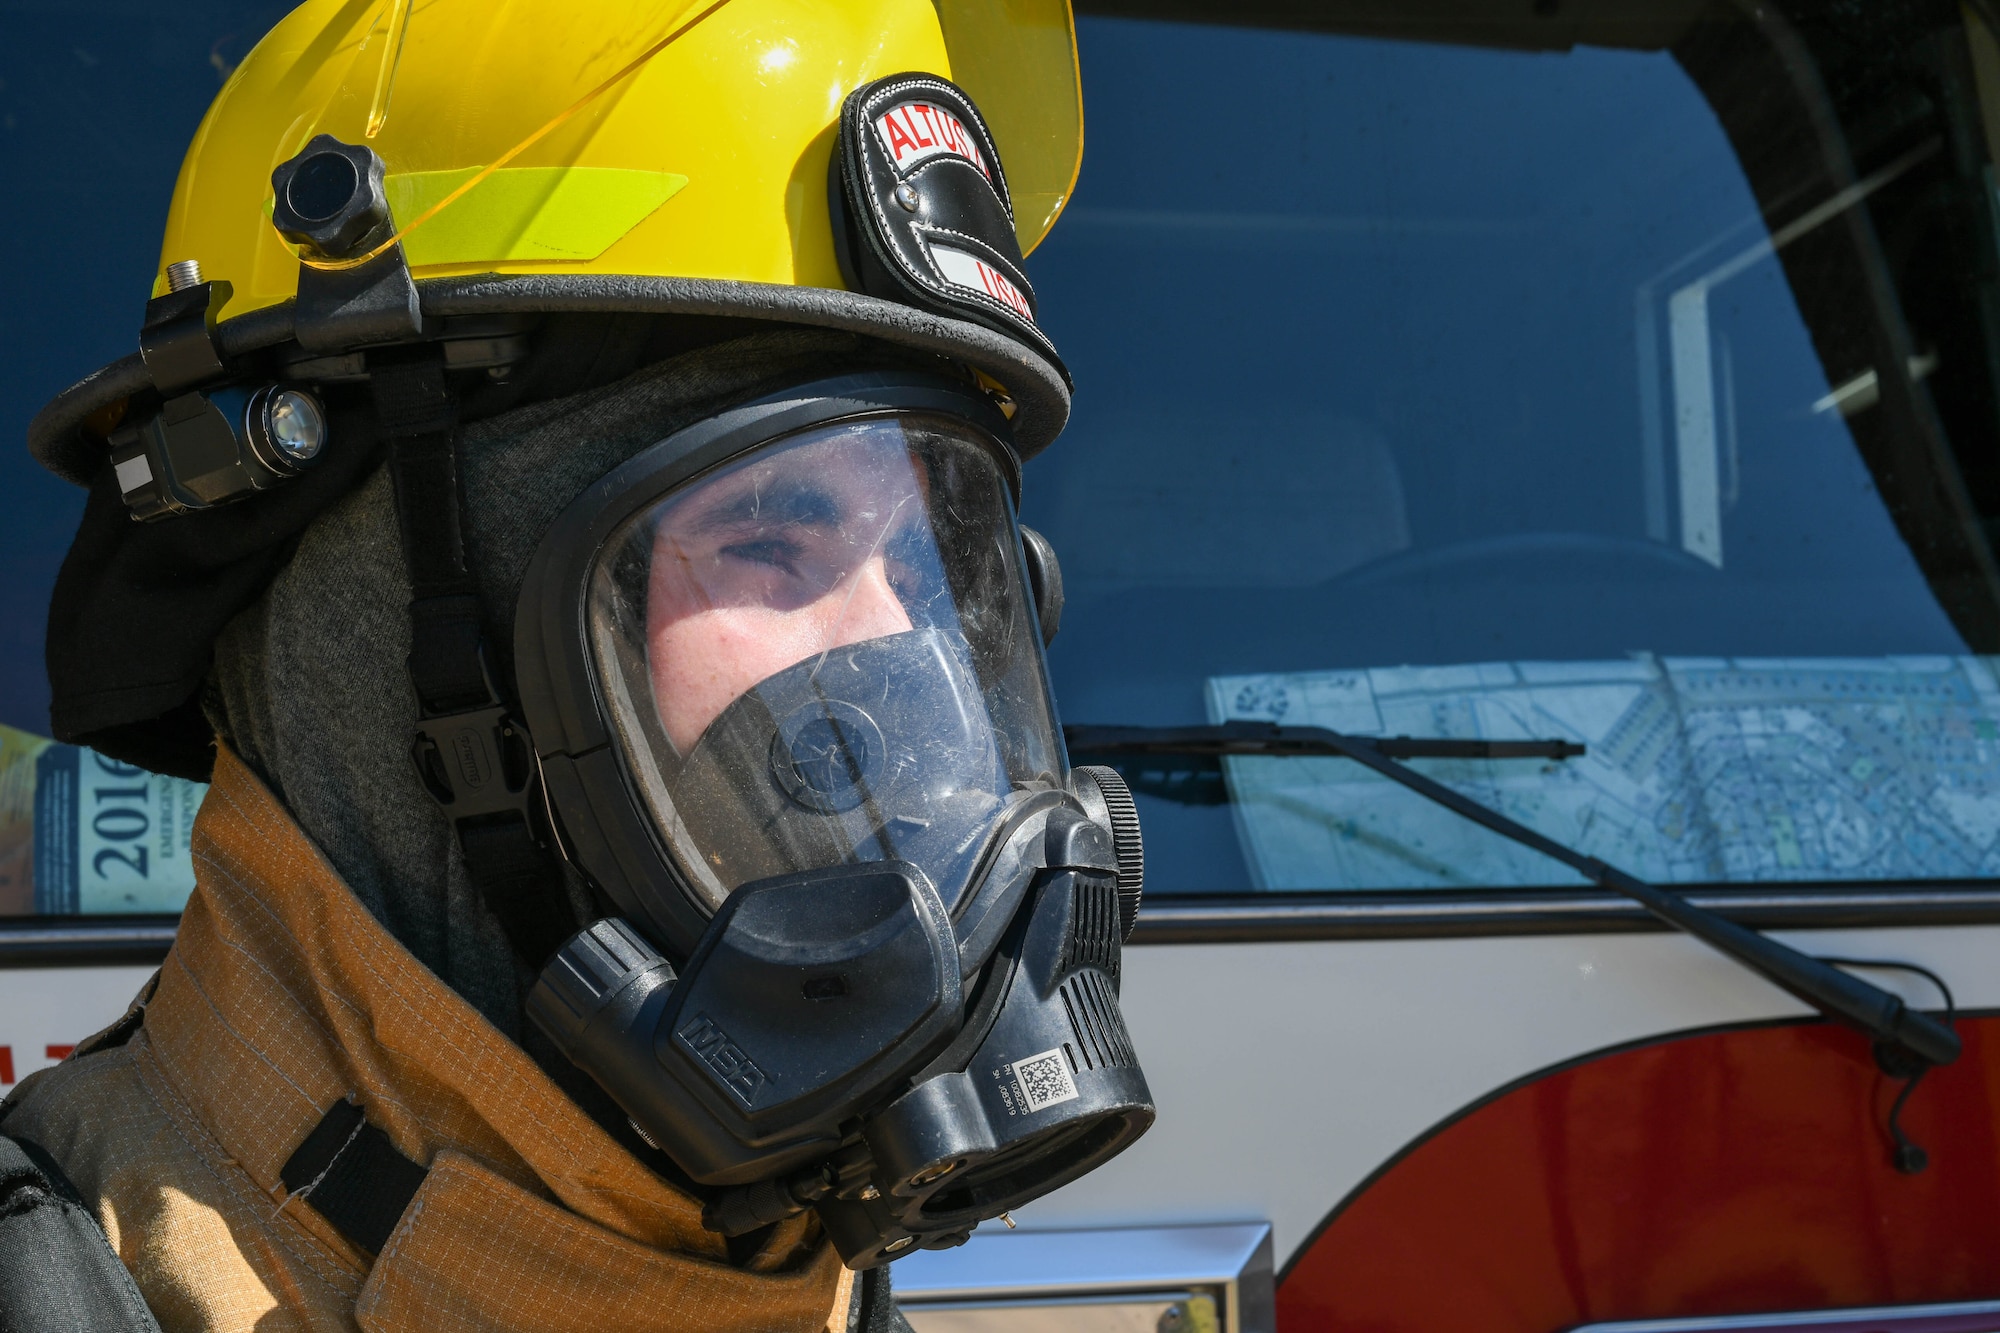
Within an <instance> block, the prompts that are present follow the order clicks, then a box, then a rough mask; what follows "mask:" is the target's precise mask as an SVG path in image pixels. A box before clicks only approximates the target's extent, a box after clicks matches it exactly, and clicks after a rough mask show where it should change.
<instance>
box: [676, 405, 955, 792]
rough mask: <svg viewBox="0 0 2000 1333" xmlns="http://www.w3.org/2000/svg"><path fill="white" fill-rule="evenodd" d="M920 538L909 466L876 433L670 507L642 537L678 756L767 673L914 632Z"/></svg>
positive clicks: (777, 461)
mask: <svg viewBox="0 0 2000 1333" xmlns="http://www.w3.org/2000/svg"><path fill="white" fill-rule="evenodd" d="M929 544H930V543H929V525H928V522H927V520H926V517H925V505H924V487H923V483H922V482H921V480H920V479H919V477H918V474H917V469H916V468H915V467H914V466H913V465H912V464H911V462H910V457H909V454H908V452H907V450H905V449H904V448H903V447H902V446H901V444H900V443H898V442H894V441H886V440H882V439H880V438H879V437H875V438H869V437H863V436H838V437H835V438H832V439H820V440H815V441H813V442H810V443H806V444H801V445H795V446H792V447H790V448H786V449H781V450H779V451H777V452H774V453H773V454H771V455H769V456H767V457H764V458H760V459H758V460H756V461H754V462H751V463H749V464H748V465H746V466H743V467H740V468H738V469H736V470H735V471H732V472H729V473H726V474H724V475H722V476H720V477H717V478H714V479H712V480H710V481H708V482H706V483H704V484H702V485H701V486H699V487H698V488H697V489H696V490H695V492H694V493H693V494H691V495H689V496H688V497H687V498H685V499H683V500H681V501H679V502H678V503H675V504H674V505H672V506H671V507H670V508H668V509H667V510H666V512H665V513H663V514H662V515H661V516H660V519H659V522H658V525H657V526H656V527H655V529H654V534H653V560H652V568H651V575H650V579H649V582H648V586H647V603H646V640H647V660H648V663H649V666H650V669H651V672H652V683H653V698H654V700H655V701H656V703H657V705H658V707H659V710H660V721H661V724H662V725H663V726H664V727H665V728H666V733H667V736H668V739H670V740H671V741H672V742H673V744H674V748H675V749H677V750H679V751H680V752H681V753H682V754H686V753H688V752H689V751H690V750H691V749H693V748H694V744H695V742H696V741H698V740H700V739H701V736H702V733H703V732H705V731H706V730H707V729H708V726H709V724H710V723H711V722H713V721H715V719H716V718H717V717H718V716H719V715H720V714H721V713H722V710H723V709H725V708H727V707H728V706H729V705H730V704H731V703H733V702H734V701H735V700H736V699H737V698H738V696H740V695H742V694H743V693H744V691H746V690H748V689H750V688H751V687H752V686H754V685H756V684H757V683H758V682H759V681H761V680H763V679H765V678H766V677H767V676H772V675H775V674H776V673H778V672H780V671H783V670H784V669H785V668H786V667H789V666H791V665H792V664H793V663H795V662H801V661H804V660H805V659H806V658H808V657H812V656H814V655H816V654H819V653H824V652H828V651H830V650H832V649H835V648H839V647H842V646H844V645H846V644H850V643H858V642H860V641H861V640H863V639H873V638H879V637H881V636H883V635H885V634H896V633H900V632H902V631H904V630H908V629H911V628H913V625H912V622H911V619H910V614H909V611H908V609H907V607H908V606H909V605H913V604H915V602H916V599H917V597H918V595H919V590H918V587H917V584H918V582H919V580H920V577H921V576H920V574H919V572H918V570H919V567H920V566H923V565H927V564H929V563H930V562H929V561H928V560H926V559H925V558H924V553H927V552H928V550H929Z"/></svg>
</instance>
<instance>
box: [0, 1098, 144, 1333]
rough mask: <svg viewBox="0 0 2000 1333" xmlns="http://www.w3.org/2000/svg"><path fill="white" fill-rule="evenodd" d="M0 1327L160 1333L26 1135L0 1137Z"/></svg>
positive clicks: (68, 1189)
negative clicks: (18, 1137)
mask: <svg viewBox="0 0 2000 1333" xmlns="http://www.w3.org/2000/svg"><path fill="white" fill-rule="evenodd" d="M0 1329H9V1330H11V1329H24V1330H26V1329H32V1330H34V1333H160V1325H159V1323H158V1322H157V1321H156V1320H154V1318H153V1313H152V1311H150V1310H148V1309H147V1308H146V1302H145V1300H144V1299H143V1298H142V1297H141V1296H140V1295H139V1288H138V1286H137V1284H135V1283H134V1282H133V1281H132V1274H131V1273H129V1272H127V1271H126V1268H125V1265H124V1264H123V1263H121V1262H119V1259H118V1256H117V1254H115V1253H114V1252H113V1251H112V1249H111V1242H110V1241H108V1240H106V1239H105V1237H104V1229H103V1228H102V1227H100V1226H98V1224H97V1219H96V1218H95V1217H93V1216H91V1213H90V1209H89V1208H87V1207H85V1206H84V1202H83V1200H82V1199H81V1198H79V1197H78V1195H77V1192H76V1189H75V1188H74V1187H73V1186H72V1185H71V1184H70V1182H69V1178H68V1177H67V1176H65V1175H64V1174H63V1170H62V1167H60V1166H58V1165H57V1164H56V1161H55V1159H54V1158H53V1157H50V1156H49V1155H48V1153H46V1152H44V1151H43V1150H42V1149H41V1148H40V1147H39V1146H37V1145H36V1144H33V1143H30V1142H29V1141H28V1140H26V1139H13V1138H8V1137H7V1136H6V1135H4V1134H0Z"/></svg>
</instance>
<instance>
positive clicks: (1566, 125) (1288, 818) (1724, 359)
mask: <svg viewBox="0 0 2000 1333" xmlns="http://www.w3.org/2000/svg"><path fill="white" fill-rule="evenodd" d="M1079 29H1080V49H1081V54H1082V58H1083V62H1084V65H1083V68H1084V71H1085V89H1086V105H1087V109H1088V112H1089V116H1090V124H1089V152H1088V155H1087V158H1086V162H1085V168H1084V175H1083V177H1082V180H1081V182H1080V183H1079V186H1078V189H1077V192H1076V196H1075V202H1074V203H1073V204H1072V206H1071V208H1070V209H1069V211H1068V213H1067V214H1066V215H1065V216H1064V218H1063V219H1062V221H1061V222H1060V224H1059V225H1058V226H1057V228H1056V230H1055V232H1054V233H1053V235H1052V236H1051V238H1050V239H1049V240H1048V241H1047V242H1046V243H1045V244H1044V245H1043V246H1042V248H1041V249H1040V250H1038V251H1037V252H1036V254H1035V255H1034V256H1033V258H1032V259H1031V261H1030V265H1031V270H1032V274H1033V276H1034V279H1035V282H1036V286H1037V291H1038V293H1039V295H1040V298H1041V301H1042V309H1043V322H1044V323H1045V325H1046V326H1047V327H1048V329H1049V330H1050V332H1051V333H1052V335H1053V336H1054V337H1055V339H1056V342H1057V344H1058V346H1060V347H1061V348H1062V349H1063V350H1064V352H1065V354H1066V355H1067V357H1068V358H1069V360H1070V363H1071V365H1072V367H1073V369H1074V371H1075V374H1076V378H1077V381H1078V385H1079V392H1078V395H1077V400H1076V413H1075V417H1074V420H1073V424H1072V425H1071V427H1070V429H1069V432H1068V434H1067V435H1066V436H1065V438H1064V439H1063V441H1062V442H1061V443H1060V444H1059V445H1058V446H1057V447H1056V448H1055V449H1054V450H1052V451H1051V453H1050V454H1049V455H1048V456H1047V457H1046V459H1045V460H1043V461H1039V462H1037V463H1036V464H1035V465H1034V466H1033V467H1031V468H1030V469H1029V481H1028V495H1027V498H1026V501H1025V506H1024V518H1025V519H1026V521H1027V522H1029V523H1030V524H1031V525H1033V526H1036V527H1038V528H1040V529H1042V530H1043V531H1044V532H1045V533H1046V534H1047V535H1048V536H1049V537H1050V538H1051V539H1052V540H1053V541H1054V543H1055V546H1056V548H1057V550H1058V551H1059V552H1060V554H1061V557H1062V560H1063V567H1064V574H1065V579H1066V585H1067V593H1068V598H1069V602H1068V611H1067V613H1066V617H1065V623H1064V629H1063V633H1062V636H1061V637H1060V638H1059V639H1058V640H1057V641H1056V643H1055V645H1054V647H1053V649H1052V653H1051V661H1052V670H1053V674H1054V681H1055V685H1056V689H1057V697H1058V699H1059V701H1060V703H1061V706H1062V709H1063V716H1064V719H1065V721H1067V722H1071V723H1078V722H1095V723H1134V724H1190V723H1202V722H1211V721H1222V720H1226V719H1228V718H1256V719H1262V720H1273V721H1281V722H1289V723H1314V724H1317V725H1324V726H1338V727H1341V728H1343V729H1348V730H1354V731H1364V732H1368V731H1372V732H1378V733H1381V732H1386V733H1387V734H1397V733H1407V734H1413V735H1443V736H1452V735H1460V736H1467V735H1485V736H1495V737H1497V736H1520V735H1558V736H1569V737H1575V738H1580V739H1586V740H1588V741H1589V742H1590V744H1591V746H1592V756H1591V758H1590V759H1589V760H1588V761H1586V762H1583V763H1572V764H1570V765H1568V766H1566V767H1556V766H1549V765H1542V764H1538V763H1532V762H1525V763H1524V762H1522V761H1515V762H1514V763H1512V764H1498V765H1493V764H1486V765H1478V764H1469V763H1456V764H1436V763H1434V764H1432V765H1430V766H1429V767H1430V771H1432V772H1434V773H1436V774H1438V775H1440V776H1443V777H1446V778H1449V779H1451V780H1453V781H1456V782H1459V783H1460V784H1461V785H1464V786H1466V787H1468V789H1472V790H1474V791H1475V793H1476V794H1481V795H1484V796H1486V797H1487V798H1489V799H1493V800H1497V801H1499V802H1500V803H1501V804H1502V805H1503V806H1505V807H1506V808H1507V809H1509V811H1510V812H1511V813H1514V814H1516V815H1517V816H1518V817H1524V818H1527V819H1529V821H1530V822H1532V823H1535V824H1537V825H1538V826H1539V827H1542V828H1544V829H1545V830H1546V831H1549V832H1551V833H1553V834H1557V835H1559V836H1563V837H1565V838H1568V839H1570V840H1573V841H1578V842H1581V843H1583V844H1584V845H1585V846H1587V847H1588V848H1590V849H1591V850H1594V851H1596V852H1598V854H1601V855H1604V856H1606V857H1607V859H1612V860H1618V861H1623V862H1624V863H1625V864H1627V865H1628V866H1629V867H1630V868H1632V869H1634V870H1635V871H1639V872H1641V873H1648V874H1651V875H1654V876H1656V877H1659V878H1663V879H1679V880H1719V879H1786V878H1879V877H1888V876H1892V875H1908V874H1946V873H1950V874H1979V873H1994V872H1995V869H1996V867H1994V866H1989V865H1987V864H1986V862H1987V860H1989V859H1991V857H1992V856H1993V854H1994V852H1993V846H1994V840H1993V830H1994V827H1996V826H2000V790H1995V789H1993V786H1992V783H1991V781H1990V779H1987V778H1985V777H1983V776H1981V775H1980V773H1981V770H1982V768H1983V767H1990V760H1991V759H1994V758H2000V754H1996V755H1991V756H1989V755H1987V754H1986V752H1985V751H1984V750H1980V751H1978V752H1977V753H1976V754H1975V753H1973V752H1971V751H1967V752H1966V753H1964V754H1959V753H1958V752H1957V751H1952V750H1951V749H1950V745H1951V743H1952V742H1951V741H1950V737H1952V736H1958V735H1963V736H1966V737H1973V736H1977V737H1979V738H1981V743H1982V744H1983V741H1984V739H1988V738H1991V737H1992V736H1995V735H2000V731H1996V730H1994V726H1995V718H1996V716H2000V713H1996V712H1995V706H1996V700H2000V693H1996V691H1995V689H1994V685H1993V679H1992V673H1991V672H1990V670H1988V669H1987V668H1986V666H1985V664H1984V663H1982V662H1980V661H1978V660H1975V659H1971V658H1967V657H1965V656H1964V654H1965V652H1966V649H1965V646H1964V644H1963V642H1962V641H1961V639H1960V637H1959V635H1958V634H1957V633H1956V631H1955V630H1954V629H1953V627H1952V625H1951V623H1950V622H1949V621H1948V620H1947V618H1946V617H1945V615H1944V614H1943V613H1942V612H1941V611H1940V609H1939V607H1938V604H1937V601H1936V599H1935V598H1934V597H1933V596H1932V595H1931V592H1930V590H1929V588H1928V587H1927V585H1926V584H1925V582H1924V580H1923V578H1922V576H1921V575H1920V573H1919V571H1918V569H1917V567H1916V565H1915V563H1914V561H1913V560H1912V558H1911V556H1910V554H1909V552H1908V550H1907V548H1906V547H1905V546H1904V544H1903V542H1902V540H1901V539H1900V538H1899V536H1898V535H1897V533H1896V530H1895V528H1894V526H1893V524H1892V522H1891V521H1890V518H1889V516H1888V514H1887V513H1886V511H1885V508H1884V506H1883V504H1882V502H1881V500H1880V499H1879V497H1878V496H1877V495H1876V493H1875V489H1874V486H1873V483H1872V481H1871V479H1870V476H1869V473H1868V471H1867V469H1866V467H1865V466H1864V465H1863V463H1862V461H1861V459H1860V457H1859V455H1858V453H1857V451H1856V449H1855V447H1854V444H1853V441H1852V439H1851V437H1850V434H1849V432H1848V428H1847V426H1846V423H1845V420H1844V418H1843V415H1842V413H1843V411H1850V412H1852V411H1862V410H1867V403H1868V401H1869V400H1868V394H1867V386H1866V385H1854V384H1849V385H1830V384H1829V383H1828V380H1827V377H1826V375H1825V373H1824V372H1823V371H1822V369H1821V367H1820V365H1819V362H1818V359H1817V357H1816V355H1815V353H1814V349H1813V345H1812V342H1811V340H1810V337H1809V335H1808V332H1807V330H1806V329H1805V327H1804V325H1803V323H1802V320H1801V317H1800V315H1799V312H1798V308H1797V305H1796V303H1795V302H1794V300H1793V297H1792V293H1791V291H1790V289H1789V288H1788V286H1787V283H1786V280H1785V276H1784V273H1783V272H1782V270H1781V269H1780V268H1779V266H1778V264H1777V263H1776V262H1775V261H1774V260H1773V258H1772V255H1771V243H1770V241H1771V238H1770V236H1769V234H1768V233H1767V230H1766V228H1765V225H1764V223H1763V222H1762V221H1761V219H1760V216H1759V211H1758V207H1757V204H1756V201H1755V200H1754V199H1753V197H1752V195H1751V192H1750V190H1749V188H1748V186H1747V185H1746V183H1745V180H1744V177H1743V174H1742V171H1741V169H1740V168H1739V166H1738V164H1737V161H1736V158H1735V155H1734V153H1733V151H1732V149H1731V147H1730V144H1729V142H1728V140H1727V139H1726V137H1725V136H1724V133H1723V131H1722V129H1721V127H1720V126H1719V125H1718V123H1717V121H1716V117H1715V115H1714V113H1713V112H1712V111H1711V110H1710V108H1709V106H1708V104H1707V103H1706V102H1705V101H1704V100H1703V98H1702V96H1701V93H1700V92H1699V91H1698V90H1697V89H1696V88H1695V86H1694V85H1693V84H1692V83H1691V82H1690V81H1689V80H1688V78H1687V77H1686V75H1685V74H1684V73H1683V72H1682V70H1681V69H1680V68H1679V67H1678V66H1677V65H1676V64H1675V63H1674V62H1673V60H1672V58H1671V57H1670V56H1668V55H1667V54H1665V53H1658V52H1643V51H1614V50H1605V49H1592V48H1587V47H1580V48H1577V49H1576V50H1574V51H1571V52H1568V53H1562V54H1525V53H1516V52H1507V51H1496V50H1477V49H1470V48H1456V47H1448V46H1438V45H1424V44H1415V43H1398V42H1384V41H1370V40H1358V39H1351V38H1343V37H1337V36H1324V35H1307V34H1298V33H1285V32H1273V31H1255V30H1243V29H1231V28H1225V27H1207V26H1204V27H1192V26H1182V25H1175V24H1166V23H1147V22H1136V21H1127V20H1106V19H1085V20H1083V21H1082V22H1081V23H1080V25H1079ZM1835 211H1836V212H1837V208H1836V210H1835ZM1410 667H1426V668H1453V669H1454V672H1455V673H1454V672H1445V673H1443V674H1440V673H1439V672H1437V671H1433V672H1430V673H1429V674H1426V673H1423V672H1419V671H1413V670H1406V669H1405V668H1410ZM1864 697H1866V698H1874V699H1878V700H1879V699H1884V698H1886V699H1888V700H1890V703H1889V704H1887V705H1884V706H1885V707H1888V708H1890V709H1891V712H1889V713H1882V712H1879V710H1878V713H1877V714H1867V713H1866V712H1865V709H1863V706H1862V705H1861V704H1860V703H1858V702H1855V701H1856V700H1860V699H1862V698H1864ZM1826 700H1832V702H1825V701H1826ZM1925 700H1944V701H1947V702H1939V703H1935V704H1932V703H1927V702H1923V701H1925ZM1717 701H1721V702H1717ZM1898 708H1900V709H1902V710H1903V712H1901V713H1894V709H1898ZM1912 709H1914V710H1916V711H1915V712H1912V711H1911V710H1912ZM1924 709H1931V711H1930V712H1923V710H1924ZM1858 710H1859V711H1858ZM1892 713H1893V716H1892ZM1919 714H1921V716H1920V715H1919ZM1912 719H1914V720H1912ZM1871 726H1872V727H1877V728H1878V730H1880V729H1884V728H1886V730H1887V731H1888V732H1894V731H1897V729H1898V728H1899V727H1900V728H1902V729H1903V730H1904V731H1910V730H1911V729H1912V728H1914V729H1915V731H1916V732H1921V733H1922V742H1921V744H1918V743H1915V742H1911V743H1904V742H1891V741H1885V740H1881V739H1880V738H1879V737H1874V736H1873V735H1872V733H1870V734H1863V733H1866V732H1867V731H1868V728H1869V727H1871ZM1926 728H1928V730H1926ZM1953 765H1956V766H1957V767H1953ZM1947 770H1949V771H1947ZM1856 773H1860V774H1862V776H1860V777H1856V776H1854V775H1855V774H1856ZM1228 777H1229V785H1228V791H1229V793H1230V795H1231V796H1232V797H1233V798H1234V799H1233V800H1232V801H1231V802H1230V803H1229V804H1226V805H1222V804H1210V805H1200V804H1184V803H1178V802H1169V801H1163V800H1157V799H1152V798H1149V797H1144V796H1142V798H1141V799H1142V807H1143V815H1144V817H1145V820H1146V831H1147V837H1148V846H1149V853H1150V855H1149V857H1148V860H1149V883H1148V887H1149V889H1159V890H1165V891H1170V892H1171V891H1214V890H1226V889H1236V888H1244V887H1263V888H1314V887H1318V888H1342V887H1346V888H1370V887H1401V886H1412V887H1414V886H1431V887H1442V886H1448V885H1453V884H1474V883H1553V882H1565V881H1566V880H1567V878H1568V877H1567V876H1566V875H1564V874H1563V873H1561V872H1560V871H1558V870H1557V869H1556V868H1555V867H1553V866H1551V865H1549V864H1547V863H1545V862H1541V863H1538V862H1537V861H1536V859H1535V858H1533V857H1531V856H1528V855H1527V854H1526V853H1521V854H1520V856H1519V857H1515V856H1514V855H1513V854H1512V853H1511V852H1510V851H1509V850H1507V849H1506V848H1505V847H1504V846H1503V845H1501V844H1499V843H1498V842H1497V840H1495V839H1492V838H1491V837H1490V836H1489V835H1485V834H1483V833H1480V832H1478V831H1477V830H1471V829H1469V828H1461V827H1459V826H1457V825H1456V824H1455V823H1454V822H1453V820H1452V818H1451V817H1450V816H1448V815H1445V814H1443V813H1442V812H1438V811H1434V810H1432V809H1430V808H1428V807H1424V806H1422V805H1421V804H1420V803H1419V802H1417V801H1416V800H1415V798H1412V797H1407V796H1404V795H1403V794H1401V793H1396V792H1392V791H1386V790H1385V789H1383V788H1382V787H1381V785H1380V784H1374V785H1372V786H1371V785H1370V784H1369V783H1368V782H1367V781H1365V780H1364V779H1363V778H1362V776H1361V775H1358V774H1355V773H1353V772H1350V771H1347V770H1345V769H1344V768H1343V766H1342V764H1341V762H1340V761H1337V760H1334V761H1319V760H1312V761H1299V760H1232V761H1228ZM1732 784H1733V785H1732ZM1829 784H1831V786H1829ZM1947 789H1948V790H1949V791H1951V792H1952V793H1954V795H1953V799H1954V800H1957V801H1959V802H1961V803H1962V804H1963V806H1964V814H1963V818H1962V819H1960V818H1959V817H1958V816H1956V815H1955V816H1953V820H1955V821H1957V822H1949V821H1947V822H1948V823H1949V826H1948V827H1947V826H1946V824H1939V825H1938V827H1936V828H1931V827H1930V825H1929V824H1928V823H1926V822H1925V821H1927V820H1931V819H1933V818H1934V815H1933V814H1929V813H1926V808H1932V809H1934V807H1925V805H1924V802H1925V801H1927V800H1928V799H1929V795H1928V794H1929V793H1934V792H1937V791H1944V790H1947ZM1829 791H1831V793H1832V794H1831V795H1830V796H1829V795H1827V793H1828V792H1829ZM1816 802H1817V804H1815V803H1816ZM1829 802H1830V804H1829ZM1836 807H1837V808H1836ZM1920 826H1921V827H1920ZM1926 838H1928V839H1930V840H1931V842H1930V843H1927V844H1925V845H1924V847H1922V848H1920V849H1918V850H1911V848H1912V847H1913V846H1915V845H1916V843H1919V842H1922V841H1923V839H1926ZM1593 839H1595V841H1593ZM1947 843H1948V844H1949V846H1947V845H1946V844H1947Z"/></svg>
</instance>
